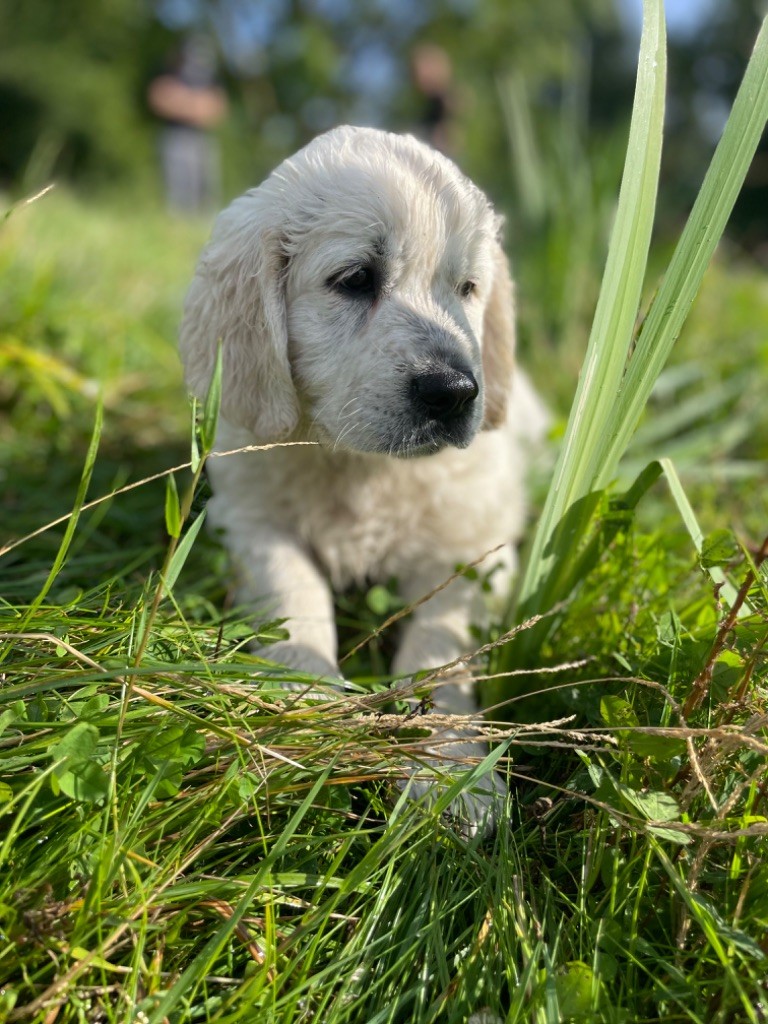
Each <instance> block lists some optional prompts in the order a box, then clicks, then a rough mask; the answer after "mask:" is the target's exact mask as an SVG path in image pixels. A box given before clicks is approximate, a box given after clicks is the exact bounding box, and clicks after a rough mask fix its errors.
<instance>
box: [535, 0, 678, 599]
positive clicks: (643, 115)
mask: <svg viewBox="0 0 768 1024" xmlns="http://www.w3.org/2000/svg"><path fill="white" fill-rule="evenodd" d="M665 83H666V30H665V24H664V14H663V9H662V7H661V5H660V3H659V2H658V0H644V8H643V33H642V38H641V42H640V57H639V64H638V77H637V86H636V90H635V100H634V106H633V111H632V122H631V126H630V133H629V143H628V147H627V156H626V161H625V165H624V173H623V176H622V182H621V190H620V195H619V204H618V209H617V212H616V220H615V222H614V227H613V232H612V234H611V241H610V245H609V250H608V259H607V262H606V266H605V273H604V276H603V281H602V285H601V289H600V297H599V299H598V304H597V310H596V312H595V320H594V324H593V327H592V333H591V335H590V339H589V345H588V348H587V355H586V359H585V363H584V367H583V369H582V372H581V375H580V377H579V384H578V388H577V391H576V397H575V399H574V404H573V409H572V410H571V415H570V418H569V421H568V428H567V431H566V436H565V442H564V444H563V447H562V450H561V452H560V456H559V458H558V461H557V465H556V467H555V474H554V479H553V481H552V485H551V486H550V489H549V493H548V495H547V501H546V503H545V506H544V511H543V514H542V517H541V519H540V521H539V525H538V529H537V530H536V534H535V537H534V542H533V548H532V551H531V557H530V559H529V561H528V565H527V568H526V572H525V575H524V578H523V583H522V587H521V592H520V612H521V614H522V615H523V616H524V617H527V615H528V614H529V612H530V609H531V608H539V609H544V608H548V607H550V606H551V604H552V603H553V587H552V583H551V580H550V575H551V573H552V571H553V569H556V567H557V563H558V561H560V562H562V560H563V559H564V558H565V557H567V553H568V551H567V550H566V549H570V547H571V541H570V540H569V538H568V536H567V535H566V536H562V535H561V534H560V533H559V531H560V530H561V529H562V524H563V520H564V517H565V514H566V512H568V511H569V510H570V509H572V508H573V506H574V505H575V503H576V502H577V501H579V500H580V499H585V498H586V497H587V495H589V494H590V492H591V491H593V490H594V488H595V480H596V478H597V477H598V475H599V473H600V470H601V469H602V467H603V466H604V464H605V453H604V449H605V444H606V442H607V440H608V437H607V431H608V428H609V424H610V420H611V415H612V412H613V407H614V401H615V395H616V392H617V390H618V388H619V384H620V382H621V378H622V375H623V373H624V368H625V366H626V361H627V357H628V353H629V349H630V346H631V343H632V335H633V331H634V326H635V321H636V318H637V311H638V308H639V305H640V295H641V290H642V287H643V280H644V278H645V268H646V263H647V259H648V249H649V246H650V240H651V229H652V227H653V214H654V209H655V205H656V191H657V186H658V176H659V165H660V162H661V140H662V129H663V125H664V90H665ZM581 509H582V511H581V512H580V514H579V517H578V518H579V522H578V523H576V524H569V526H570V529H573V528H574V527H575V529H576V531H577V532H579V531H581V530H583V528H584V526H585V525H586V523H587V522H588V521H589V517H590V515H591V512H592V503H591V502H589V501H587V502H585V503H584V505H583V506H581ZM569 532H570V530H569Z"/></svg>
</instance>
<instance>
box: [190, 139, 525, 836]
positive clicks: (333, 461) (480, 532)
mask: <svg viewBox="0 0 768 1024" xmlns="http://www.w3.org/2000/svg"><path fill="white" fill-rule="evenodd" d="M498 233H499V220H498V218H497V217H496V215H495V214H494V213H493V211H492V209H491V207H490V205H489V203H488V201H487V199H486V198H485V196H484V195H483V194H482V193H481V192H480V191H479V189H477V188H476V187H475V186H474V185H473V184H472V183H471V182H470V181H469V180H468V179H467V178H465V177H464V176H463V175H462V174H461V173H460V172H459V171H458V170H457V168H456V167H455V166H454V165H453V164H452V163H451V162H450V161H449V160H447V159H446V158H445V157H444V156H442V155H441V154H439V153H436V152H434V151H432V150H431V149H429V148H428V147H427V146H425V145H423V144H422V143H420V142H417V141H416V140H415V139H413V138H410V137H401V136H396V135H391V134H388V133H384V132H380V131H375V130H373V129H362V128H338V129H335V130H334V131H331V132H328V133H327V134H325V135H322V136H320V137H319V138H317V139H316V140H315V141H314V142H312V143H311V144H310V145H309V146H307V147H306V148H305V149H303V150H301V151H300V152H299V153H297V154H296V155H295V156H294V157H292V158H291V159H290V160H287V161H286V162H285V163H283V164H282V165H281V166H280V167H278V168H277V170H276V171H274V172H273V174H272V175H271V176H270V177H269V178H268V179H267V180H266V181H265V182H264V183H263V184H262V185H261V186H260V187H259V188H257V189H254V190H251V191H250V192H247V193H246V194H245V195H243V196H241V197H240V198H239V199H236V200H235V201H234V202H233V203H232V204H231V205H230V206H229V208H228V209H226V210H225V211H224V212H223V213H222V214H221V215H220V216H219V218H218V220H217V222H216V225H215V227H214V230H213V235H212V238H211V240H210V242H209V243H208V245H207V247H206V249H205V250H204V252H203V254H202V256H201V259H200V262H199V265H198V268H197V272H196V275H195V278H194V281H193V283H192V285H191V287H190V290H189V294H188V297H187V302H186V306H185V313H184V320H183V323H182V328H181V352H182V357H183V360H184V364H185V368H186V375H187V382H188V384H189V387H190V389H191V390H192V391H193V392H194V393H196V394H197V395H200V396H202V395H204V393H205V391H206V388H207V386H208V382H209V380H210V376H211V373H212V368H213V364H214V359H215V353H216V347H217V343H218V342H219V341H221V344H222V357H223V365H224V381H223V400H222V419H221V425H220V431H219V437H218V440H217V446H218V448H219V450H222V451H225V450H230V449H233V448H236V447H239V446H242V445H248V444H253V443H254V442H261V443H263V442H271V441H278V440H284V441H296V440H312V441H317V442H319V445H318V446H313V447H294V448H277V449H273V450H271V451H268V452H260V453H242V454H237V455H233V456H228V457H226V458H217V459H213V460H211V461H210V463H209V474H210V479H211V483H212V486H213V490H214V497H213V498H212V500H211V502H210V513H209V514H210V518H211V520H212V522H213V523H214V524H215V525H216V526H218V527H220V528H221V529H222V530H223V531H224V535H225V540H226V544H227V546H228V548H229V551H230V553H231V556H232V561H233V564H234V567H235V572H236V576H237V580H238V591H239V599H240V600H241V601H244V602H248V603H249V604H250V605H252V606H253V608H254V611H255V613H258V615H259V617H263V616H280V617H284V618H286V619H287V625H288V628H289V630H290V640H289V641H286V642H285V643H281V644H278V645H276V646H271V647H269V648H268V649H266V650H265V651H264V653H265V655H266V656H268V657H270V658H271V659H274V660H277V661H279V662H282V663H284V664H286V665H289V666H291V667H294V668H298V669H303V670H306V671H309V672H312V673H315V674H317V675H319V676H326V677H331V678H338V677H339V669H338V663H337V645H336V631H335V625H334V619H333V601H332V591H331V588H332V587H333V588H339V589H341V588H344V587H346V586H348V585H350V584H366V583H369V582H371V581H374V580H387V579H389V578H390V577H392V576H394V577H397V578H398V579H399V581H400V588H401V593H402V595H403V597H404V598H405V599H406V600H407V601H412V600H417V599H418V598H421V597H423V596H424V595H425V594H426V593H428V592H430V591H432V590H433V589H434V588H435V587H437V586H438V585H439V584H441V583H442V582H444V580H446V579H447V578H448V577H449V576H451V574H452V573H453V572H454V570H455V568H456V565H457V563H467V562H470V561H473V560H475V559H477V558H479V557H480V556H482V555H483V554H485V553H486V552H488V551H490V550H491V549H493V548H496V547H498V546H499V545H502V549H501V551H499V552H497V553H496V554H495V555H493V556H491V557H490V558H489V560H488V562H487V563H486V565H485V566H484V568H488V569H490V568H492V566H493V565H494V564H496V565H497V566H498V570H497V571H496V572H495V573H494V575H493V577H492V578H493V581H494V584H495V585H496V587H497V589H498V590H499V591H500V592H504V593H506V592H508V588H509V583H510V579H511V574H512V572H513V569H514V561H515V559H514V551H513V547H512V544H513V542H514V541H515V540H516V539H517V538H518V537H519V535H520V531H521V528H522V525H523V517H524V486H523V476H524V470H525V450H526V446H528V445H530V443H531V442H532V441H535V440H536V439H537V438H538V437H540V435H541V433H542V432H543V428H544V423H545V415H544V412H543V410H542V407H541V405H540V403H539V401H538V399H537V397H536V396H535V394H534V392H533V391H532V389H531V387H530V385H529V383H528V382H527V380H526V378H525V377H524V376H523V375H522V374H520V373H519V372H514V373H513V367H514V360H513V353H514V324H513V296H512V284H511V279H510V275H509V270H508V267H507V262H506V259H505V257H504V255H503V253H502V250H501V247H500V245H499V241H498ZM360 267H368V268H373V270H370V274H373V273H374V270H375V274H377V275H378V276H379V280H378V284H377V290H376V291H375V292H374V291H371V294H370V295H368V296H366V295H363V296H362V297H361V296H360V294H357V293H354V294H351V293H349V292H348V291H347V290H346V289H347V288H348V282H349V281H350V280H354V279H353V278H350V275H352V274H354V273H355V270H356V268H357V269H359V268H360ZM345 275H346V276H345ZM339 282H341V283H339ZM436 362H437V363H439V364H440V365H442V364H443V363H445V364H448V365H450V366H458V367H461V368H463V370H464V371H465V372H466V373H467V374H471V375H472V376H473V377H474V378H475V379H476V382H477V387H478V389H479V393H478V395H477V397H476V398H475V400H474V401H473V402H472V403H471V404H470V405H469V406H468V407H467V410H466V411H465V412H462V416H461V418H460V421H459V420H456V421H455V423H456V424H458V425H455V423H454V421H453V420H452V421H451V423H450V424H449V426H448V427H445V429H443V426H442V425H438V426H437V427H434V426H429V425H427V426H425V425H424V424H423V423H422V419H423V418H424V417H423V415H422V413H423V410H422V408H421V406H420V405H419V403H418V402H417V401H416V400H415V399H414V391H413V384H412V381H413V379H414V378H415V377H417V376H418V375H419V374H421V373H423V372H426V371H429V370H430V368H431V367H432V366H433V365H435V363H436ZM420 417H421V418H420ZM443 435H445V436H443ZM482 603H483V602H482V600H481V597H480V593H479V588H478V587H477V585H476V584H473V583H471V582H469V581H467V580H466V579H464V578H458V579H456V580H455V581H453V582H452V583H451V584H450V585H449V586H448V587H446V588H445V589H444V590H442V591H440V592H439V593H438V594H436V595H435V596H434V597H433V598H431V599H430V600H429V601H427V602H426V603H424V604H423V605H421V606H420V607H418V608H417V609H416V610H415V611H414V612H413V613H412V615H411V616H410V618H409V620H408V621H407V623H406V625H405V628H404V630H403V632H402V637H401V642H400V646H399V649H398V651H397V654H396V657H395V660H394V664H393V671H394V672H395V673H397V674H411V673H413V672H416V671H417V670H420V669H428V668H434V667H436V666H438V665H442V664H445V663H447V662H449V661H452V660H454V659H455V658H456V657H458V656H459V655H461V654H463V653H465V652H467V651H468V650H469V649H470V647H471V642H470V632H469V630H470V624H471V623H472V622H477V621H479V620H480V619H481V618H482V614H483V610H482ZM436 701H437V706H438V709H439V710H442V711H451V712H470V711H472V710H474V709H475V704H474V698H473V695H472V692H471V687H470V686H469V685H468V683H467V682H466V681H464V682H462V681H461V680H459V681H457V683H456V684H455V685H453V686H451V687H445V688H441V689H439V690H438V691H437V692H436ZM466 754H471V755H474V756H483V754H484V750H483V748H482V745H480V744H477V743H467V742H464V743H458V742H457V744H455V749H454V750H453V751H449V753H448V755H447V756H454V755H455V756H459V755H462V756H463V755H466ZM501 792H502V787H501V785H500V783H499V781H498V780H497V779H495V778H491V779H490V780H485V783H484V792H482V793H480V795H479V796H478V797H477V798H476V799H473V798H469V797H468V798H467V800H466V801H465V804H464V807H463V808H462V809H461V810H462V813H463V815H464V817H465V818H469V819H470V826H471V827H474V826H478V827H479V826H480V825H481V824H482V823H483V822H485V823H487V822H488V820H489V818H490V817H491V816H492V814H493V811H494V802H495V800H496V798H497V797H498V795H499V794H500V793H501Z"/></svg>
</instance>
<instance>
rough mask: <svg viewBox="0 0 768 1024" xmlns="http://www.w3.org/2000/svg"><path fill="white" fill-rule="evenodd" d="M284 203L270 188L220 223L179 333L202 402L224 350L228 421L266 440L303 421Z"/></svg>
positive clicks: (248, 197)
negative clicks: (291, 338)
mask: <svg viewBox="0 0 768 1024" xmlns="http://www.w3.org/2000/svg"><path fill="white" fill-rule="evenodd" d="M279 216H280V215H279V204H276V203H275V197H274V196H272V195H268V194H267V190H265V189H264V187H263V186H261V187H260V188H256V189H252V190H251V191H250V192H247V193H246V194H245V195H243V196H241V197H240V198H239V199H236V200H235V201H234V202H233V203H232V204H231V205H230V206H229V207H227V209H226V210H224V211H223V213H221V214H220V215H219V216H218V218H217V219H216V223H215V225H214V228H213V233H212V235H211V239H210V241H209V242H208V244H207V246H206V247H205V249H204V250H203V253H202V256H201V257H200V261H199V263H198V266H197V270H196V272H195V277H194V280H193V281H192V284H191V286H190V288H189V291H188V293H187V297H186V301H185V303H184V317H183V320H182V324H181V330H180V338H179V340H180V347H181V356H182V360H183V362H184V369H185V376H186V381H187V386H188V387H189V389H190V391H191V392H192V393H193V394H195V395H197V396H198V397H203V396H204V395H205V393H206V391H207V389H208V384H209V382H210V379H211V374H212V373H213V367H214V363H215V357H216V349H217V345H218V343H219V341H220V342H221V345H222V364H223V387H222V394H223V399H222V406H221V414H222V416H223V417H224V419H226V420H227V421H228V422H229V423H231V424H232V425H234V426H238V427H246V428H247V429H249V430H250V431H251V432H252V433H253V434H254V436H255V437H256V438H257V439H258V440H260V441H272V440H277V439H280V438H284V437H285V436H286V435H287V434H289V433H290V431H291V430H292V429H293V428H294V427H295V426H296V423H297V421H298V415H299V412H298V402H297V398H296V392H295V390H294V386H293V381H292V379H291V368H290V364H289V361H288V338H287V328H286V310H285V299H284V294H283V292H284V287H283V277H284V271H285V262H286V257H285V255H284V253H283V251H282V246H281V240H280V223H279Z"/></svg>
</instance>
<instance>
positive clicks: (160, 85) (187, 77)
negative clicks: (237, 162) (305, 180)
mask: <svg viewBox="0 0 768 1024" xmlns="http://www.w3.org/2000/svg"><path fill="white" fill-rule="evenodd" d="M147 101H148V104H149V108H150V110H151V111H152V113H153V114H154V115H155V116H156V117H157V118H159V120H160V121H161V122H162V128H161V131H160V163H161V168H162V173H163V181H164V184H165V194H166V200H167V202H168V206H169V207H171V208H172V209H174V210H181V211H183V212H185V213H195V212H198V211H201V210H205V209H210V208H212V207H214V206H215V205H216V204H217V203H218V199H219V195H218V193H219V176H220V175H219V148H218V143H217V140H216V138H215V136H214V135H213V134H212V129H213V128H215V127H216V125H218V124H219V123H220V122H221V121H222V120H223V118H224V117H225V116H226V113H227V97H226V94H225V93H224V90H223V89H222V88H221V86H219V85H218V84H217V83H216V55H215V51H214V48H213V45H212V44H211V42H210V41H209V40H208V39H206V38H205V37H203V36H190V37H189V38H188V39H186V40H184V42H183V44H182V47H181V51H180V53H179V55H178V57H177V58H176V59H175V60H174V62H173V67H172V69H171V70H170V71H168V72H166V73H165V74H162V75H159V76H158V77H157V78H155V79H153V80H152V82H150V84H149V89H148V92H147Z"/></svg>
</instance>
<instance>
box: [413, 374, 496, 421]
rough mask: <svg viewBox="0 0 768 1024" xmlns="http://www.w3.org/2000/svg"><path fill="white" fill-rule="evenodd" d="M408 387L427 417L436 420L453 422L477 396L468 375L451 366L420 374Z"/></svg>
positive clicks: (471, 376) (476, 391) (477, 389)
mask: <svg viewBox="0 0 768 1024" xmlns="http://www.w3.org/2000/svg"><path fill="white" fill-rule="evenodd" d="M411 386H412V389H413V394H414V395H415V396H416V397H417V398H418V400H419V401H420V402H421V404H422V405H423V406H424V408H425V409H426V410H427V411H428V412H429V414H430V415H432V416H434V417H435V418H436V419H440V420H451V419H455V418H456V417H458V416H460V415H461V414H462V413H464V412H468V411H469V408H470V406H471V405H472V402H474V400H475V399H476V398H477V395H478V392H479V388H478V386H477V381H476V380H475V377H474V374H473V373H472V371H471V370H468V369H461V370H459V369H456V368H455V367H453V366H440V367H432V368H431V369H429V370H426V371H423V372H422V373H419V374H417V375H416V376H415V377H414V378H413V381H412V385H411Z"/></svg>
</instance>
